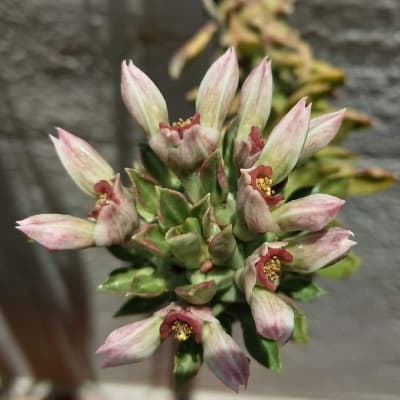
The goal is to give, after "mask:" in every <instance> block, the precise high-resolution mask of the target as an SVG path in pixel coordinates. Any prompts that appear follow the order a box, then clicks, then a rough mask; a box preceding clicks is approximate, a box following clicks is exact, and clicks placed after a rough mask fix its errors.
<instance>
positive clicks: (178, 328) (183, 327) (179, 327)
mask: <svg viewBox="0 0 400 400" xmlns="http://www.w3.org/2000/svg"><path fill="white" fill-rule="evenodd" d="M169 329H170V332H171V333H173V334H174V336H175V339H177V340H179V341H180V342H184V341H185V340H188V339H189V337H190V335H191V334H192V327H191V326H190V325H189V324H187V323H186V322H182V321H174V323H173V324H172V325H171V327H170V328H169Z"/></svg>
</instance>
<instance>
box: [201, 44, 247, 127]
mask: <svg viewBox="0 0 400 400" xmlns="http://www.w3.org/2000/svg"><path fill="white" fill-rule="evenodd" d="M238 84H239V66H238V62H237V58H236V53H235V50H234V49H233V47H231V48H229V49H228V50H227V51H226V52H225V53H224V54H223V55H222V56H221V57H219V58H218V59H217V60H216V61H215V62H214V63H213V64H212V65H211V67H210V68H209V69H208V71H207V72H206V74H205V75H204V78H203V80H202V81H201V83H200V87H199V92H198V95H197V100H196V112H198V113H199V114H200V118H201V125H202V126H204V127H207V128H214V129H216V130H218V131H219V130H220V129H221V127H222V124H223V122H224V120H225V117H226V115H227V114H228V111H229V108H230V106H231V103H232V100H233V98H234V96H235V92H236V89H237V87H238Z"/></svg>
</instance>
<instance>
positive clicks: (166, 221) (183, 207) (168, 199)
mask: <svg viewBox="0 0 400 400" xmlns="http://www.w3.org/2000/svg"><path fill="white" fill-rule="evenodd" d="M156 192H157V202H158V205H157V214H158V218H159V219H160V223H161V224H162V225H164V226H165V227H166V228H169V227H171V226H175V225H180V224H182V222H183V221H184V220H185V219H186V218H187V217H188V216H189V211H190V209H189V203H188V202H187V200H186V198H185V196H184V195H183V194H182V193H180V192H177V191H175V190H171V189H165V188H161V187H159V186H157V187H156Z"/></svg>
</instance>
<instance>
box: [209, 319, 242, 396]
mask: <svg viewBox="0 0 400 400" xmlns="http://www.w3.org/2000/svg"><path fill="white" fill-rule="evenodd" d="M203 349H204V360H205V362H206V364H207V366H208V368H210V369H211V371H212V372H213V373H214V375H215V376H216V377H217V378H218V379H220V380H221V381H222V382H223V383H224V384H225V385H226V386H228V387H229V388H231V389H232V390H234V391H235V392H239V387H240V386H241V385H244V386H245V387H247V382H248V379H249V364H250V361H249V359H248V358H247V357H246V356H245V354H244V353H243V352H242V351H241V350H240V348H239V346H238V345H237V344H236V342H235V341H234V340H233V339H232V337H231V336H230V335H228V334H227V333H226V332H225V331H224V329H223V327H222V325H221V324H220V323H219V322H209V323H205V324H204V327H203Z"/></svg>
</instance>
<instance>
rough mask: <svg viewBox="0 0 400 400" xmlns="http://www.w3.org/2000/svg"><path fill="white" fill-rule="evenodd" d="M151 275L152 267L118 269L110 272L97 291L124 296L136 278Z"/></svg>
mask: <svg viewBox="0 0 400 400" xmlns="http://www.w3.org/2000/svg"><path fill="white" fill-rule="evenodd" d="M153 273H154V268H152V267H142V268H119V269H116V270H114V271H112V272H111V274H110V275H109V276H108V278H107V279H106V280H105V281H104V282H103V283H102V284H100V285H99V286H98V290H100V291H103V292H113V293H123V294H126V293H128V292H129V290H130V288H131V285H132V282H133V281H134V280H135V279H137V277H138V276H149V275H152V274H153Z"/></svg>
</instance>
